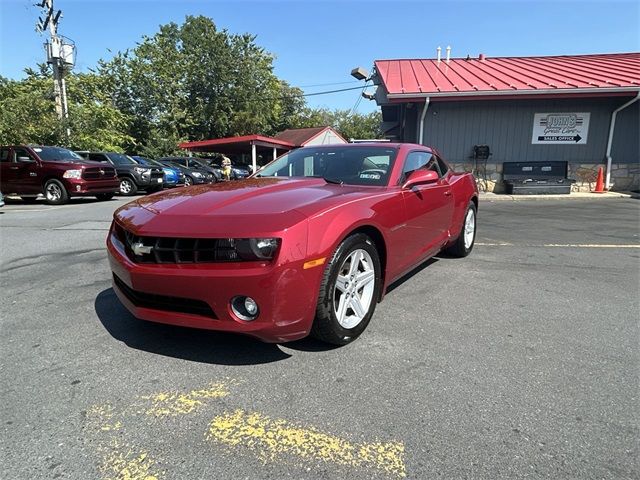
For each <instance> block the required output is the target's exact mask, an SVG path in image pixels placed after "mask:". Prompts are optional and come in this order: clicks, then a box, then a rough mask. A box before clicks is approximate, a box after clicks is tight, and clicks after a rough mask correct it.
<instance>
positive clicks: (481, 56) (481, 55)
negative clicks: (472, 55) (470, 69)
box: [478, 53, 486, 60]
mask: <svg viewBox="0 0 640 480" xmlns="http://www.w3.org/2000/svg"><path fill="white" fill-rule="evenodd" d="M485 58H486V57H485V56H484V53H481V54H480V55H478V60H484V59H485Z"/></svg>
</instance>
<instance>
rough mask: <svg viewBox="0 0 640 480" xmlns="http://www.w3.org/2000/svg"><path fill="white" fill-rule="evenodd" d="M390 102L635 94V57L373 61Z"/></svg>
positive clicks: (639, 56)
mask: <svg viewBox="0 0 640 480" xmlns="http://www.w3.org/2000/svg"><path fill="white" fill-rule="evenodd" d="M375 68H376V71H377V73H378V76H379V77H380V80H381V82H382V85H383V86H384V87H385V88H386V90H387V92H388V97H389V99H394V98H397V99H401V98H410V97H427V96H429V97H472V96H488V95H517V94H558V93H565V94H566V93H568V94H572V93H580V94H585V93H595V94H597V93H611V92H629V93H632V92H635V91H638V90H640V53H618V54H603V55H571V56H553V57H496V58H491V57H486V58H484V59H480V58H470V59H464V58H452V59H451V60H450V61H449V62H447V61H446V60H441V61H440V62H438V61H437V60H435V59H424V60H420V59H416V60H408V59H407V60H376V62H375Z"/></svg>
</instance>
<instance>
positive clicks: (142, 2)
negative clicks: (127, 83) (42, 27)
mask: <svg viewBox="0 0 640 480" xmlns="http://www.w3.org/2000/svg"><path fill="white" fill-rule="evenodd" d="M34 3H36V0H0V75H2V76H4V77H9V78H14V79H18V78H21V77H23V76H24V73H23V70H24V69H25V68H26V67H33V66H35V65H36V63H38V62H42V61H43V60H44V50H43V48H42V44H43V43H44V41H45V40H46V36H43V35H41V34H38V33H36V31H35V28H34V27H35V23H36V21H37V18H38V15H39V8H38V7H35V6H33V4H34ZM54 3H55V7H56V9H61V10H62V11H63V17H62V20H61V21H60V26H59V33H61V34H62V35H65V36H67V37H69V38H71V39H73V40H74V41H75V42H76V44H77V63H76V71H87V69H88V68H91V67H94V66H95V65H96V63H97V61H98V60H99V59H101V58H102V59H109V58H110V57H111V56H112V55H113V53H114V52H117V51H118V50H125V49H127V48H132V47H135V44H136V42H138V41H139V40H140V39H141V37H142V36H143V35H149V36H151V35H153V34H154V33H155V32H156V31H157V30H158V26H159V25H161V24H165V23H168V22H176V23H181V22H182V21H183V20H184V18H185V16H186V15H205V16H208V17H211V18H212V19H213V21H214V22H215V23H216V25H217V26H218V28H221V29H227V30H229V31H230V32H231V33H251V34H254V35H256V36H257V39H256V42H257V43H258V44H259V45H260V46H262V47H264V48H265V49H266V50H267V51H269V52H270V53H272V54H273V55H274V56H275V62H274V67H275V73H276V75H278V76H279V77H280V78H282V79H284V80H286V81H287V82H289V83H290V84H292V85H295V86H300V87H302V88H303V90H304V91H305V92H307V93H313V92H319V91H324V90H334V89H340V88H350V87H357V86H358V85H359V83H358V82H357V81H356V80H354V79H353V78H352V77H351V76H350V75H349V72H350V71H351V69H352V68H353V67H356V66H363V67H365V68H367V69H368V70H371V67H372V65H373V62H374V60H376V59H389V58H434V57H435V55H436V48H437V47H438V46H441V47H442V49H443V55H444V51H445V48H446V46H448V45H450V46H451V48H452V57H466V56H467V55H471V56H472V57H474V56H477V55H478V54H479V53H481V52H482V53H484V54H485V55H486V56H488V57H491V56H493V57H497V56H533V55H568V54H588V53H611V52H631V51H640V2H637V1H621V2H615V1H614V2H609V1H561V0H555V1H551V2H530V1H517V0H514V1H499V2H485V1H455V0H453V1H444V2H429V1H412V2H404V1H392V0H387V1H376V0H369V1H357V0H343V1H340V2H332V1H306V0H298V1H275V0H263V1H244V0H235V1H215V0H199V1H179V0H178V1H176V0H131V1H117V0H54ZM359 95H360V92H359V91H358V90H355V91H353V90H352V91H346V92H342V93H334V94H330V95H319V96H311V97H308V99H307V101H308V104H309V105H310V106H312V107H327V108H343V109H351V108H353V107H354V106H355V105H356V102H357V100H358V97H359ZM375 108H376V107H375V102H373V101H368V100H364V99H363V100H362V101H361V102H359V105H358V107H357V111H358V112H360V113H367V112H370V111H373V110H374V109H375Z"/></svg>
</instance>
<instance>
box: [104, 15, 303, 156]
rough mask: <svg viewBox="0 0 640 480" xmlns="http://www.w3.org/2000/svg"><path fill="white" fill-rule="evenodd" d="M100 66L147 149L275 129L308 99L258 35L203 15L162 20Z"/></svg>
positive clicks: (164, 149)
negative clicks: (281, 72)
mask: <svg viewBox="0 0 640 480" xmlns="http://www.w3.org/2000/svg"><path fill="white" fill-rule="evenodd" d="M98 71H99V72H100V74H101V75H103V76H104V77H105V78H108V79H110V85H111V89H112V95H111V96H112V98H113V99H114V102H115V105H116V106H117V107H118V109H119V110H120V111H122V112H123V113H124V114H125V115H127V116H128V117H129V118H132V119H133V121H132V123H131V124H130V135H131V136H132V137H134V138H135V139H136V141H137V147H138V148H139V149H140V151H142V152H145V153H156V154H158V153H171V151H174V150H175V149H176V148H177V143H179V142H180V141H182V140H201V139H205V138H217V137H225V136H233V135H244V134H249V133H256V132H261V133H265V134H270V133H275V132H276V131H278V130H279V129H281V128H286V127H287V126H288V125H289V123H290V119H291V118H293V117H294V116H295V115H296V113H297V111H298V110H299V109H300V108H301V107H302V106H303V105H304V99H303V97H302V96H301V93H302V92H301V91H300V90H299V89H295V88H292V87H290V86H289V85H288V84H287V83H286V82H283V81H281V80H279V79H278V78H277V77H276V76H275V75H274V73H273V57H272V56H271V55H270V54H269V53H267V52H266V51H265V50H264V49H263V48H261V47H260V46H258V45H257V44H256V42H255V36H253V35H249V34H243V35H233V34H230V33H229V32H227V31H226V30H218V29H217V27H216V26H215V24H214V23H213V21H212V20H211V19H209V18H207V17H203V16H197V17H194V16H188V17H187V18H186V20H185V22H184V23H183V24H182V25H178V24H176V23H169V24H167V25H162V26H161V27H160V30H159V32H158V33H156V34H155V35H154V36H152V37H144V38H143V39H142V41H141V42H140V44H139V45H138V46H137V47H135V48H134V49H133V50H131V51H126V52H120V53H118V54H117V55H116V56H115V57H114V58H113V59H112V60H110V61H109V62H101V63H100V65H99V70H98ZM159 139H170V140H171V142H173V143H169V142H160V143H161V145H159V144H158V140H159Z"/></svg>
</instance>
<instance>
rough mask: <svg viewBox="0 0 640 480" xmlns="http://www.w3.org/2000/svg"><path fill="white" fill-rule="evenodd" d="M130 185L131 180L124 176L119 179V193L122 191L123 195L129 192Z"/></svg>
mask: <svg viewBox="0 0 640 480" xmlns="http://www.w3.org/2000/svg"><path fill="white" fill-rule="evenodd" d="M131 187H132V185H131V180H128V179H126V178H123V179H122V180H120V193H123V194H125V195H127V194H129V193H131Z"/></svg>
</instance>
